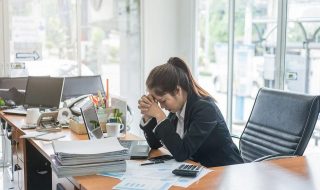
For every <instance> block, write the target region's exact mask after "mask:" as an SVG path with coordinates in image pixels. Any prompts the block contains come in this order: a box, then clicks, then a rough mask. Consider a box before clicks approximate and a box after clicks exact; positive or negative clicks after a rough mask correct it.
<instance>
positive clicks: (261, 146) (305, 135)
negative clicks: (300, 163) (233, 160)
mask: <svg viewBox="0 0 320 190" xmlns="http://www.w3.org/2000/svg"><path fill="white" fill-rule="evenodd" d="M319 101H320V100H319V96H311V95H305V94H296V93H291V92H285V91H279V90H272V89H265V88H262V89H260V90H259V92H258V95H257V97H256V100H255V103H254V106H253V108H252V111H251V114H250V117H249V119H248V122H247V124H246V126H245V129H244V131H243V133H242V135H241V137H240V151H241V156H242V158H243V160H244V161H245V162H252V161H262V160H266V159H270V158H275V157H279V156H280V157H281V156H301V155H303V153H304V151H305V149H306V147H307V145H308V142H309V140H310V137H311V135H312V132H313V130H314V127H315V124H316V122H317V119H318V115H319V109H320V108H319V107H320V103H319Z"/></svg>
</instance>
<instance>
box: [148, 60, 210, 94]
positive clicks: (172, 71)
mask: <svg viewBox="0 0 320 190" xmlns="http://www.w3.org/2000/svg"><path fill="white" fill-rule="evenodd" d="M146 85H147V88H148V89H152V90H154V92H155V93H156V94H157V95H159V96H162V95H164V94H166V93H170V94H171V95H173V93H174V91H175V90H176V89H177V86H178V85H179V86H181V88H182V89H183V90H185V91H186V92H188V93H190V92H193V93H195V94H197V95H198V96H201V97H206V96H210V94H209V93H208V92H207V91H205V90H204V89H203V88H201V87H200V86H199V85H198V83H197V82H196V81H195V80H194V79H193V77H192V74H191V72H190V70H189V68H188V66H187V64H186V63H185V62H184V61H183V60H182V59H180V58H178V57H171V58H170V59H169V60H168V62H167V63H166V64H163V65H159V66H157V67H155V68H154V69H152V71H151V72H150V74H149V76H148V78H147V81H146Z"/></svg>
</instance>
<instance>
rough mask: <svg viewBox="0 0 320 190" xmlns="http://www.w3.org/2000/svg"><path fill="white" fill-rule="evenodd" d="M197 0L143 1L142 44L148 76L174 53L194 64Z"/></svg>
mask: <svg viewBox="0 0 320 190" xmlns="http://www.w3.org/2000/svg"><path fill="white" fill-rule="evenodd" d="M194 1H195V0H145V1H144V3H143V8H142V11H143V34H144V40H143V48H144V52H143V54H144V64H145V69H144V70H145V78H147V76H148V74H149V72H150V70H151V69H152V68H153V67H154V66H156V65H159V64H163V63H166V61H167V60H168V59H169V58H170V57H172V56H178V57H181V58H183V59H184V60H185V61H187V62H188V64H189V65H190V66H191V65H192V64H193V59H194V48H193V45H194V34H193V33H194V14H195V11H194V10H193V9H194V8H193V7H194Z"/></svg>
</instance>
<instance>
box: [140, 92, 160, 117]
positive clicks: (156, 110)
mask: <svg viewBox="0 0 320 190" xmlns="http://www.w3.org/2000/svg"><path fill="white" fill-rule="evenodd" d="M138 108H139V109H140V112H141V114H143V119H144V121H145V122H146V121H148V120H149V119H150V118H152V117H155V118H156V119H157V121H162V120H163V119H165V118H166V115H165V113H164V112H163V110H162V109H161V108H160V106H159V104H158V102H157V101H156V100H155V99H154V98H153V97H152V96H151V95H150V94H149V95H143V96H142V97H141V98H140V99H139V101H138Z"/></svg>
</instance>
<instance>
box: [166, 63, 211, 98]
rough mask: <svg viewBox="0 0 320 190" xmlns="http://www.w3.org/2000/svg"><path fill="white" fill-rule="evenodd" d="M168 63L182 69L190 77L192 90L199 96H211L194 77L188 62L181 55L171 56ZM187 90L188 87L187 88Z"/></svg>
mask: <svg viewBox="0 0 320 190" xmlns="http://www.w3.org/2000/svg"><path fill="white" fill-rule="evenodd" d="M168 64H171V65H173V66H174V67H176V68H179V69H181V70H182V71H183V72H184V73H185V74H186V75H187V77H188V80H189V86H190V87H191V89H189V90H191V91H192V92H194V93H196V94H197V95H198V96H201V97H206V96H211V95H210V94H209V93H208V92H207V91H206V90H204V89H203V88H202V87H201V86H200V85H199V84H198V83H197V82H196V81H195V80H194V78H193V76H192V74H191V71H190V69H189V68H188V66H187V64H186V62H184V61H183V60H182V59H180V58H179V57H171V58H170V59H169V60H168ZM185 90H187V89H185Z"/></svg>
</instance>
